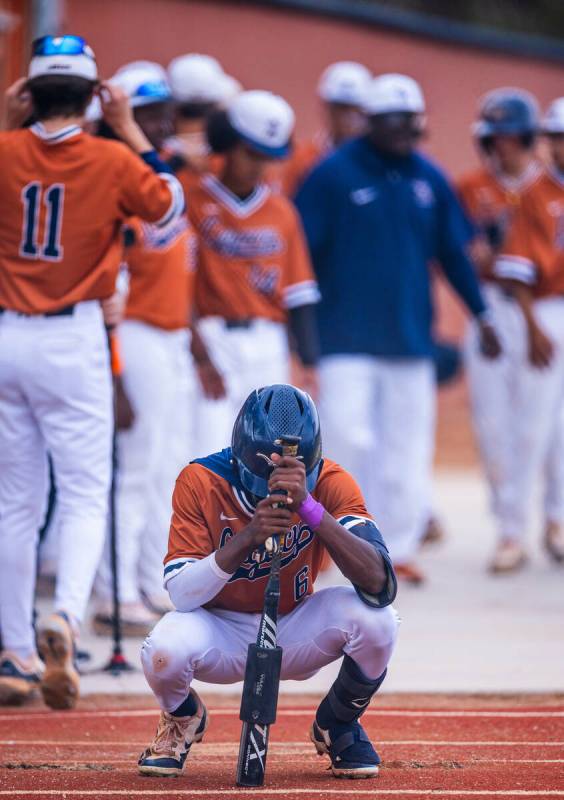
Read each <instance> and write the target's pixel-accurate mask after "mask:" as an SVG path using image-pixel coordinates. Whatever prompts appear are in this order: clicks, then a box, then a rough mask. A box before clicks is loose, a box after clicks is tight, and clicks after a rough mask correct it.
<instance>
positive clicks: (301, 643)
mask: <svg viewBox="0 0 564 800" xmlns="http://www.w3.org/2000/svg"><path fill="white" fill-rule="evenodd" d="M259 621H260V614H243V613H241V612H238V611H225V610H222V609H212V610H206V609H204V608H199V609H196V610H195V611H191V612H189V613H183V612H180V611H172V612H170V613H169V614H166V615H165V616H164V617H163V618H162V619H161V620H160V622H158V623H157V625H156V627H155V628H154V629H153V631H152V632H151V634H150V635H149V636H148V637H147V639H146V640H145V643H144V644H143V648H142V650H141V661H142V664H143V670H144V672H145V677H146V678H147V682H148V684H149V686H150V687H151V689H152V690H153V692H154V693H155V696H156V698H157V700H158V702H159V705H160V706H161V708H163V709H164V710H165V711H169V712H170V711H174V709H175V708H178V706H179V705H180V704H181V703H182V702H183V701H184V700H185V699H186V697H187V695H188V690H189V687H190V684H191V682H192V679H193V678H196V679H197V680H202V681H206V682H208V683H235V682H236V681H240V680H243V677H244V675H245V663H246V660H247V647H248V645H249V643H250V642H255V641H256V637H257V632H258V627H259ZM398 624H399V622H398V616H397V614H396V612H395V610H394V609H393V608H392V607H391V606H388V607H387V608H383V609H376V608H370V607H369V606H367V605H365V604H364V603H363V602H362V601H361V600H360V599H359V598H358V596H357V594H356V592H355V590H354V589H353V588H352V587H350V586H333V587H330V588H328V589H322V590H321V591H319V592H315V593H314V594H312V595H310V596H309V597H307V598H306V599H305V600H304V601H303V602H302V603H300V605H298V606H297V607H296V608H295V609H294V610H293V611H291V612H290V613H289V614H285V615H282V616H281V617H280V618H279V620H278V644H279V645H280V646H281V647H282V648H283V655H282V673H281V674H282V679H283V680H298V681H299V680H305V679H306V678H309V677H311V676H312V675H314V674H315V673H316V672H317V671H318V670H319V669H321V667H323V666H325V665H326V664H330V663H331V662H332V661H335V660H336V659H338V658H341V656H342V655H343V654H344V653H347V654H348V655H349V656H351V658H353V659H354V660H355V661H356V662H357V664H358V665H359V666H360V668H361V669H362V671H363V672H364V674H365V675H366V676H367V677H368V678H371V679H374V678H378V677H379V676H380V675H381V674H382V673H383V671H384V670H385V669H386V666H387V665H388V662H389V660H390V657H391V655H392V651H393V649H394V644H395V641H396V636H397V630H398Z"/></svg>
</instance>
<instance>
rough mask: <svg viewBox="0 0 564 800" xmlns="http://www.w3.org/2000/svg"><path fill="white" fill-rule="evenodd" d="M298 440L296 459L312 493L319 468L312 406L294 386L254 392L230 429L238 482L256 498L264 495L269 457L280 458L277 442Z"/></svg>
mask: <svg viewBox="0 0 564 800" xmlns="http://www.w3.org/2000/svg"><path fill="white" fill-rule="evenodd" d="M284 436H299V437H300V443H299V446H298V457H299V458H301V459H302V460H303V462H304V465H305V468H306V476H307V488H308V490H309V491H312V489H313V487H314V486H315V484H316V483H317V478H318V476H319V469H320V466H321V428H320V425H319V416H318V414H317V409H316V407H315V403H314V402H313V400H312V399H311V397H310V396H309V394H307V392H302V391H301V390H300V389H296V387H295V386H289V385H288V384H284V383H277V384H274V385H273V386H265V387H263V388H262V389H255V390H254V391H253V392H251V394H250V395H249V396H248V397H247V399H246V400H245V402H244V404H243V407H242V408H241V410H240V411H239V414H238V416H237V419H236V420H235V425H234V427H233V438H232V442H231V450H232V454H233V459H234V462H235V465H236V468H237V470H238V472H239V476H240V478H241V482H242V483H243V486H244V487H245V489H247V490H248V491H249V492H251V494H254V495H256V496H257V497H266V496H267V495H268V479H269V477H270V474H271V472H272V464H271V462H270V456H271V454H272V453H280V454H282V447H281V445H280V444H277V441H278V440H280V439H281V438H283V437H284Z"/></svg>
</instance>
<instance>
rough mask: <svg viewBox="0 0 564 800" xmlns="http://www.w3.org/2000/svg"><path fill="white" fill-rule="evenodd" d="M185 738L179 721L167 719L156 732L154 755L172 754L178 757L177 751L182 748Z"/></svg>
mask: <svg viewBox="0 0 564 800" xmlns="http://www.w3.org/2000/svg"><path fill="white" fill-rule="evenodd" d="M185 739H186V736H185V732H184V730H183V728H182V723H181V722H180V720H175V719H174V718H170V719H167V720H166V721H165V723H164V725H163V727H162V728H161V730H158V731H157V735H156V737H155V743H154V745H153V751H154V752H155V753H174V755H175V756H179V755H180V753H179V750H180V749H181V748H182V747H183V746H184V742H185Z"/></svg>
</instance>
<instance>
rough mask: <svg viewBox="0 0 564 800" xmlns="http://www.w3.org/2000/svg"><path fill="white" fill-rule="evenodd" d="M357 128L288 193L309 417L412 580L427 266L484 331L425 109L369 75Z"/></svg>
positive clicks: (428, 356)
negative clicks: (301, 297)
mask: <svg viewBox="0 0 564 800" xmlns="http://www.w3.org/2000/svg"><path fill="white" fill-rule="evenodd" d="M365 111H366V113H367V115H368V117H369V130H368V134H367V135H366V136H363V137H361V138H358V139H354V140H352V141H351V142H349V143H347V144H345V145H343V146H342V147H341V148H340V149H339V150H337V151H336V152H335V153H334V154H333V155H332V156H330V157H329V158H327V159H326V160H325V161H323V162H322V163H321V164H320V165H319V166H318V167H317V168H316V169H314V171H313V172H312V173H311V175H310V176H309V178H307V179H306V181H305V183H304V184H303V186H302V188H301V190H300V192H299V193H298V196H297V201H296V202H297V205H298V208H299V210H300V213H301V215H302V219H303V222H304V228H305V231H306V236H307V239H308V242H309V246H310V250H311V254H312V257H313V262H314V267H315V270H316V274H317V278H318V281H319V286H320V290H321V296H322V300H321V303H320V306H319V314H318V319H319V330H320V337H321V353H322V359H321V364H320V389H321V413H322V420H323V425H324V429H325V435H326V439H327V444H328V447H329V448H330V449H331V450H332V452H333V453H334V454H335V458H336V460H337V461H339V463H341V464H343V466H345V468H347V469H349V470H350V471H351V472H353V473H354V474H355V475H357V476H358V479H359V482H360V485H361V488H362V489H363V492H364V494H365V496H366V497H367V498H368V503H369V506H370V507H371V508H373V509H374V512H375V513H376V514H377V515H378V517H379V519H381V520H382V527H383V529H384V530H386V532H387V536H388V539H389V546H390V553H391V555H392V559H393V561H394V566H395V567H396V568H397V574H398V577H400V578H403V579H405V580H407V581H410V582H412V583H420V582H421V581H422V579H423V576H422V574H421V572H420V570H419V569H418V568H417V566H416V565H415V563H414V553H415V550H416V548H417V545H418V542H419V540H420V538H421V536H422V533H423V530H424V528H425V526H426V524H427V522H428V515H429V499H430V481H431V469H432V454H433V449H434V421H435V373H434V365H433V361H432V356H433V343H432V338H431V322H432V301H431V292H430V265H431V262H432V261H434V260H437V261H439V262H440V264H441V266H442V269H443V271H444V273H445V275H446V277H447V279H448V280H449V282H450V283H451V285H452V287H453V288H454V290H455V291H456V292H457V294H458V295H459V296H460V298H461V299H462V300H463V301H464V303H465V305H466V306H467V307H468V309H469V310H470V312H471V313H472V314H473V315H474V316H475V317H476V319H477V320H478V325H479V327H480V331H481V337H482V345H483V346H484V348H485V349H487V351H488V352H489V353H490V354H491V355H495V354H497V352H498V343H497V338H496V336H495V332H494V331H493V329H492V327H491V326H490V325H489V323H488V322H487V317H486V305H485V302H484V300H483V298H482V295H481V292H480V288H479V285H478V282H477V280H476V276H475V273H474V270H473V267H472V264H471V263H470V261H469V260H468V257H467V255H466V251H465V248H466V244H467V241H468V230H467V223H466V221H465V219H464V215H463V212H462V209H461V208H460V206H459V203H458V201H457V199H456V197H455V195H454V193H453V191H452V189H451V187H450V185H449V183H448V181H447V180H446V178H445V177H444V175H443V174H442V173H441V172H440V171H439V170H438V169H437V168H436V167H435V166H434V165H433V164H431V163H430V162H429V161H428V160H427V159H426V158H424V157H423V156H422V155H420V154H419V153H418V152H417V151H416V150H415V147H416V144H417V142H418V140H419V139H420V137H421V134H422V132H423V115H424V113H425V104H424V100H423V95H422V92H421V89H420V87H419V86H418V84H417V83H416V82H415V81H414V80H413V79H411V78H409V77H407V76H404V75H394V74H392V75H383V76H381V77H379V78H376V79H375V80H374V81H373V83H372V85H371V87H370V90H369V92H368V93H367V95H366V99H365Z"/></svg>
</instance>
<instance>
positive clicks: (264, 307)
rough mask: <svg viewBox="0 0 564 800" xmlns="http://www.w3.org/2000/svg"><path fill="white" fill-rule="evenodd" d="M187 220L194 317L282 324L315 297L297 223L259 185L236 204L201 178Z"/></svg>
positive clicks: (288, 207) (286, 205)
mask: <svg viewBox="0 0 564 800" xmlns="http://www.w3.org/2000/svg"><path fill="white" fill-rule="evenodd" d="M188 216H189V219H190V221H191V222H192V225H193V226H194V230H195V231H196V234H197V236H198V267H197V274H196V309H197V312H198V314H199V316H201V317H207V316H220V317H223V318H225V319H230V320H244V319H249V318H254V317H260V318H266V319H270V320H274V321H275V322H284V321H285V320H286V317H287V309H290V308H295V307H297V306H301V305H307V304H309V303H316V302H317V301H318V300H319V290H318V288H317V283H316V281H315V278H314V275H313V270H312V267H311V263H310V260H309V254H308V251H307V245H306V243H305V238H304V234H303V231H302V227H301V223H300V220H299V218H298V214H297V211H296V209H295V208H294V206H293V205H292V203H291V202H290V201H289V200H287V199H286V198H285V197H281V196H280V195H274V194H273V193H272V192H271V191H270V189H269V188H268V187H267V186H266V185H264V184H259V185H258V186H257V187H256V189H255V190H254V191H253V193H252V194H251V195H250V196H249V197H247V198H246V199H245V200H240V199H239V198H238V197H236V196H235V195H234V194H232V193H231V192H230V191H229V189H227V188H226V187H225V186H224V185H223V184H222V183H221V182H220V181H219V180H218V179H217V178H215V177H214V176H212V175H206V176H205V177H203V178H202V180H201V181H200V185H199V187H198V188H197V189H194V190H193V191H192V193H191V195H190V202H189V206H188Z"/></svg>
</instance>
